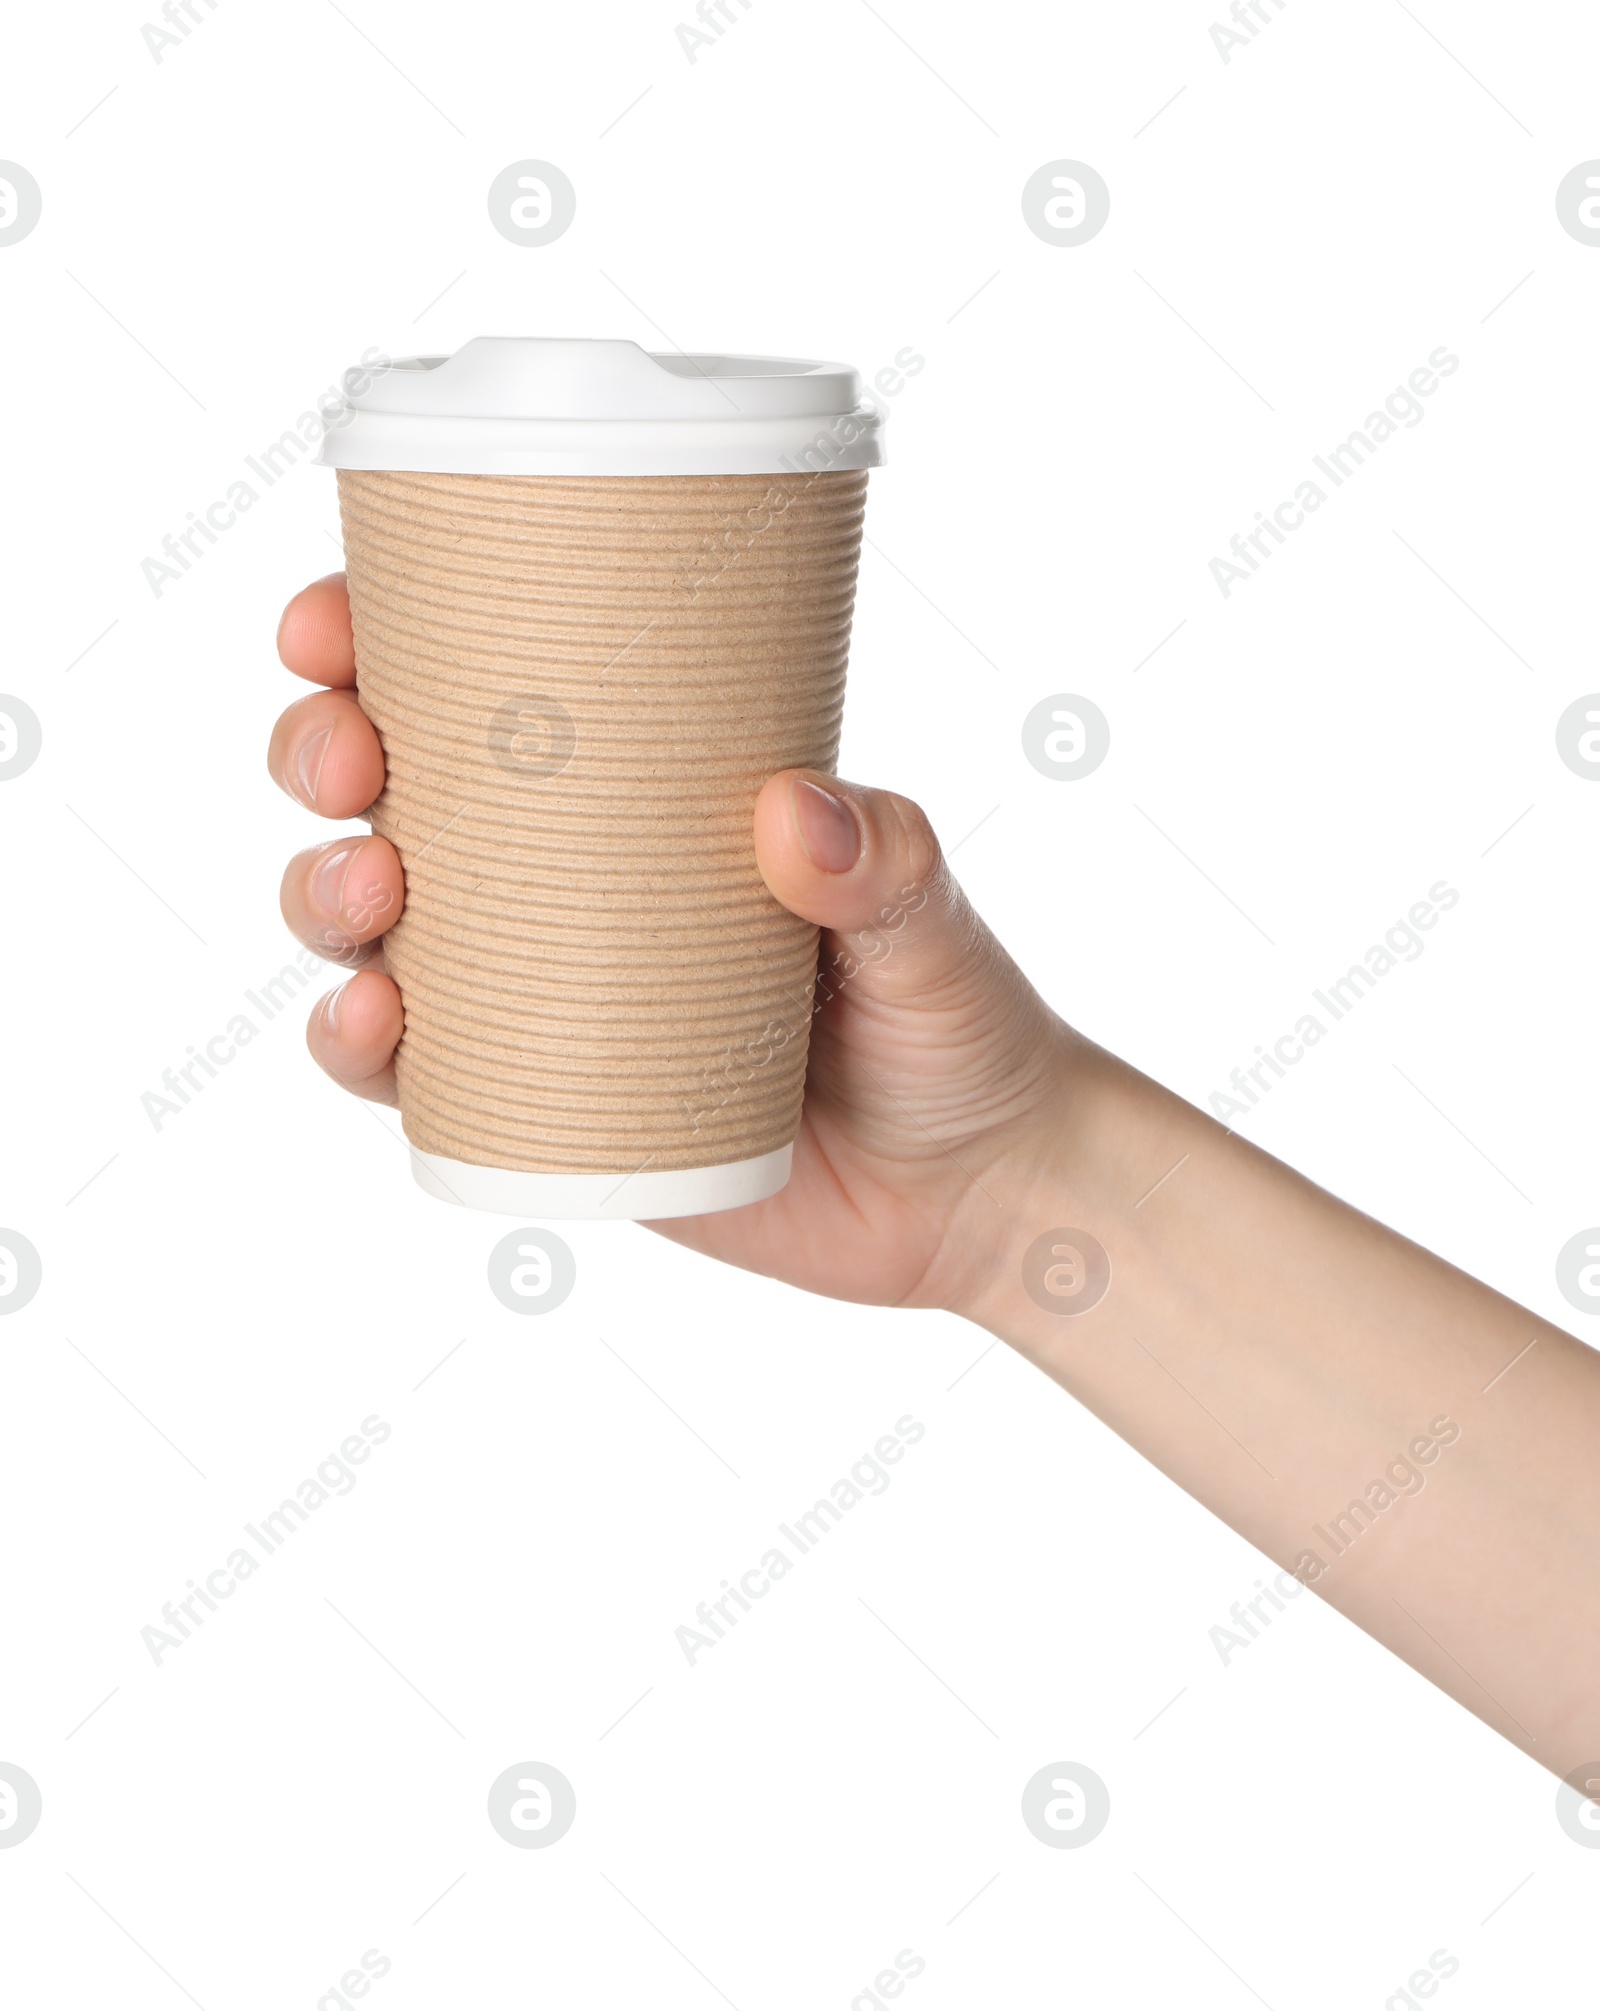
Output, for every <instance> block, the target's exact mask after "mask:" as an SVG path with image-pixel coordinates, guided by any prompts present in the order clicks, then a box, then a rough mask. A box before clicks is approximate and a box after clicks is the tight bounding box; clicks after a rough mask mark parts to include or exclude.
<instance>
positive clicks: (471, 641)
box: [338, 469, 867, 1179]
mask: <svg viewBox="0 0 1600 2011" xmlns="http://www.w3.org/2000/svg"><path fill="white" fill-rule="evenodd" d="M338 479H339V502H340V511H341V515H342V517H343V522H344V545H345V556H346V563H347V568H348V572H349V580H350V608H351V615H352V619H353V622H354V627H355V645H356V670H357V686H358V690H359V694H360V699H361V704H362V708H363V709H364V711H365V712H366V713H367V714H368V716H369V717H370V718H371V720H372V721H373V723H374V725H375V726H376V727H377V730H378V736H379V738H380V739H381V741H382V743H383V751H384V757H385V760H386V762H387V764H388V779H387V782H386V784H385V787H384V791H383V794H382V795H381V796H380V797H379V798H378V800H377V802H376V804H375V805H374V806H373V811H372V823H373V829H374V831H376V832H378V833H380V834H381V835H382V836H383V837H386V838H388V839H389V840H391V842H392V843H393V844H394V846H395V848H396V849H397V851H398V852H399V854H400V859H401V863H402V864H403V866H404V868H405V876H406V896H405V909H404V913H403V914H402V916H401V917H400V919H399V921H398V922H396V924H395V925H394V927H393V928H391V929H390V930H389V932H388V934H387V935H386V937H385V938H384V948H385V954H386V957H387V961H388V967H389V970H390V971H391V973H392V974H393V976H394V978H395V981H396V983H397V984H398V985H399V987H400V992H401V996H402V999H403V1001H404V1005H405V1032H404V1035H403V1037H402V1039H401V1042H400V1047H399V1051H398V1054H397V1056H396V1065H397V1069H398V1074H399V1086H400V1108H401V1114H402V1117H403V1120H404V1124H405V1130H406V1135H407V1137H408V1138H409V1139H410V1140H411V1143H412V1144H413V1145H414V1146H416V1147H417V1148H418V1149H419V1150H420V1151H423V1152H429V1153H436V1154H440V1155H442V1156H444V1157H446V1158H451V1159H458V1160H462V1161H465V1162H467V1163H468V1164H471V1165H477V1166H492V1167H503V1168H506V1169H508V1170H512V1171H517V1172H530V1173H615V1174H616V1175H617V1176H618V1178H619V1179H621V1178H622V1177H623V1176H624V1175H627V1174H631V1173H635V1172H638V1171H641V1170H643V1169H644V1168H645V1167H649V1168H652V1169H654V1170H661V1171H666V1170H670V1169H674V1168H678V1169H682V1168H690V1167H699V1166H721V1165H728V1164H732V1163H735V1162H737V1161H740V1160H744V1159H752V1158H756V1157H758V1156H760V1155H761V1154H764V1153H768V1152H771V1151H774V1150H776V1149H777V1148H779V1147H780V1146H783V1145H785V1144H787V1143H788V1142H789V1141H790V1140H791V1139H792V1138H793V1137H794V1135H795V1131H796V1129H797V1127H798V1124H799V1120H800V1103H801V1094H802V1090H803V1086H804V1079H805V1063H806V1047H807V1039H808V1035H809V1031H810V1023H811V1001H812V990H813V985H814V981H815V977H816V960H817V931H816V930H815V929H814V928H813V927H811V926H810V925H809V924H808V923H805V922H802V921H799V920H797V919H796V917H795V916H793V915H791V914H789V913H788V912H787V910H785V909H784V908H782V907H780V906H779V905H778V903H777V902H776V901H775V900H774V899H773V897H772V895H771V894H770V893H769V892H768V891H767V888H766V886H765V884H764V882H763V881H762V879H761V875H760V873H759V871H758V870H757V866H756V858H755V849H754V841H753V836H752V827H751V818H752V811H753V809H754V805H755V800H756V797H757V795H758V793H759V792H760V789H761V786H762V784H763V782H765V780H766V779H767V777H768V776H769V775H771V774H773V773H774V772H775V771H776V770H778V769H780V768H791V767H810V768H817V769H822V770H825V771H829V772H831V771H832V770H833V767H834V764H835V761H836V759H837V755H838V746H839V721H840V712H841V709H842V705H843V700H844V682H845V659H846V654H847V650H848V644H849V636H850V616H851V608H852V605H853V601H854V596H855V581H856V567H857V562H858V559H859V556H860V548H861V527H862V514H863V510H864V507H865V501H866V481H867V478H866V474H865V472H864V471H863V472H840V471H833V472H825V473H820V474H812V475H804V474H795V475H790V474H783V475H733V476H704V475H671V476H637V477H635V476H605V477H600V476H590V477H581V478H579V477H572V478H568V477H558V476H493V475H435V474H404V473H367V472H355V471H351V470H344V469H342V470H340V472H339V478H338Z"/></svg>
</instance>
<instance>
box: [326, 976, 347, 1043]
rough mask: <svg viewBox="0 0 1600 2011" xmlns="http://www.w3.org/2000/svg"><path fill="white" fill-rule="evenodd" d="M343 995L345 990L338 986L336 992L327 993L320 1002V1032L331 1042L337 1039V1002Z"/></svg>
mask: <svg viewBox="0 0 1600 2011" xmlns="http://www.w3.org/2000/svg"><path fill="white" fill-rule="evenodd" d="M344 993H345V988H344V986H343V985H340V987H339V989H338V990H337V991H336V992H329V994H328V996H327V997H326V998H325V999H324V1000H323V1001H322V1030H323V1032H324V1033H326V1034H327V1035H328V1036H329V1037H330V1038H331V1039H333V1040H337V1039H338V1038H339V1001H340V1000H341V999H342V998H343V997H344Z"/></svg>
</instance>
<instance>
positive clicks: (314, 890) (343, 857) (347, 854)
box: [310, 844, 358, 915]
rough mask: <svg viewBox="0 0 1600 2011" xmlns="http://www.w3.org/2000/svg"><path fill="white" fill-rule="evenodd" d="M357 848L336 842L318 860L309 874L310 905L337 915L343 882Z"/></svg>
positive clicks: (341, 897)
mask: <svg viewBox="0 0 1600 2011" xmlns="http://www.w3.org/2000/svg"><path fill="white" fill-rule="evenodd" d="M357 849H358V848H357V847H356V846H354V845H338V844H336V845H333V846H332V847H330V849H329V850H328V851H327V852H325V853H324V854H323V856H322V858H321V859H320V860H319V861H318V863H317V868H316V871H315V872H314V873H313V874H312V875H311V888H310V894H311V905H312V906H313V907H314V908H318V909H320V910H321V911H322V913H323V914H325V915H337V914H338V913H339V911H340V909H341V908H342V907H343V905H344V883H345V879H346V876H347V875H348V873H349V871H350V862H351V860H352V859H354V857H355V856H356V851H357Z"/></svg>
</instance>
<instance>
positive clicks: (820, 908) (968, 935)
mask: <svg viewBox="0 0 1600 2011" xmlns="http://www.w3.org/2000/svg"><path fill="white" fill-rule="evenodd" d="M755 833H756V856H757V858H758V860H759V862H760V866H761V872H762V876H763V878H764V879H765V880H766V883H767V885H768V886H769V887H770V888H771V889H772V891H773V893H774V894H775V895H776V896H777V898H778V899H779V900H780V901H781V902H782V903H783V905H784V906H785V907H786V908H788V909H789V910H790V911H791V912H792V913H794V914H797V915H801V916H803V917H804V918H805V920H807V921H808V922H817V923H819V924H820V925H821V926H822V927H823V928H825V929H830V930H832V931H833V932H834V933H835V935H836V936H837V937H838V938H839V939H840V945H841V949H842V952H843V954H844V955H845V956H846V958H847V959H854V960H859V962H860V963H861V964H862V965H863V966H864V967H868V968H873V969H874V970H875V972H876V973H877V974H878V975H877V978H876V980H875V989H878V990H880V991H881V992H883V993H886V994H888V995H893V996H901V997H904V998H906V999H908V1000H910V999H913V998H924V999H925V998H928V997H930V996H931V994H932V993H933V992H934V991H935V990H937V989H939V988H941V987H943V986H944V985H946V984H948V983H951V982H953V981H954V980H955V978H956V977H957V975H958V973H960V972H962V971H963V970H964V969H966V970H970V966H971V963H972V958H973V952H974V950H976V949H979V948H984V949H986V948H987V937H986V932H985V931H984V930H983V927H982V924H981V923H980V922H979V921H978V920H977V918H976V917H975V916H974V915H973V913H972V910H971V909H970V908H969V907H968V906H967V903H966V899H965V897H964V896H963V894H962V892H961V890H960V888H959V887H958V886H957V885H956V883H955V881H954V880H953V879H952V877H951V875H950V873H949V870H948V869H947V867H946V866H945V863H944V858H943V855H942V854H941V852H940V850H939V841H938V839H937V838H936V837H935V836H934V834H933V829H932V826H931V825H930V824H929V822H928V820H927V817H926V816H925V815H924V814H923V812H922V811H921V810H920V809H919V808H918V806H917V805H916V804H915V803H911V802H908V801H907V799H906V798H905V797H903V796H895V795H891V794H890V793H889V792H888V791H887V790H883V789H864V788H861V787H859V786H858V785H857V784H855V783H851V782H840V781H838V780H837V779H836V778H835V777H833V776H831V775H823V774H820V773H818V772H817V771H815V770H813V769H788V770H785V771H784V772H783V773H782V774H779V775H774V776H773V777H772V778H771V780H770V781H769V782H768V783H767V785H766V787H765V788H764V789H763V790H762V792H761V795H760V797H759V798H758V799H757V802H756V816H755ZM827 963H828V958H827V956H826V955H825V957H824V968H825V969H826V967H827Z"/></svg>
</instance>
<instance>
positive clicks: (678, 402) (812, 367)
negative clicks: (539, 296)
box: [317, 335, 884, 475]
mask: <svg viewBox="0 0 1600 2011" xmlns="http://www.w3.org/2000/svg"><path fill="white" fill-rule="evenodd" d="M346 375H347V383H346V402H345V404H344V405H343V406H342V407H341V408H340V409H338V410H337V411H335V412H334V413H332V414H331V415H330V417H329V422H328V430H327V432H326V434H325V436H324V438H323V442H322V449H321V452H320V453H319V454H318V456H317V458H318V460H319V461H320V462H321V463H322V465H323V466H324V467H329V468H388V469H417V470H422V471H426V472H430V473H436V474H458V475H759V474H776V473H779V472H789V473H795V474H810V473H821V472H826V471H829V470H832V469H836V468H874V467H877V466H878V465H879V463H880V462H881V461H882V460H883V458H884V456H883V441H882V429H883V416H882V414H881V413H880V412H879V411H878V409H877V408H876V407H875V406H873V405H870V404H863V402H862V398H861V379H860V377H859V375H858V374H857V372H856V371H854V370H852V369H851V368H850V366H849V365H848V364H844V363H814V362H808V361H807V360H805V359H804V358H802V357H796V356H680V355H657V354H655V353H654V352H652V351H650V350H647V349H641V348H640V347H639V345H638V343H637V342H611V341H599V340H583V339H575V340H568V339H566V338H564V337H556V336H544V335H525V336H523V335H480V336H478V337H476V338H475V339H474V340H473V341H471V342H468V343H466V344H465V345H464V346H463V347H462V348H460V349H458V350H457V351H456V353H455V354H454V355H453V356H408V357H402V358H401V359H400V360H399V361H398V362H394V363H390V364H389V365H388V366H387V367H383V366H376V367H375V368H374V370H373V372H372V373H371V375H370V379H369V381H367V382H365V383H363V382H362V381H361V380H362V379H363V378H367V377H368V373H367V372H365V371H362V372H354V371H352V372H348V373H346Z"/></svg>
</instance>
